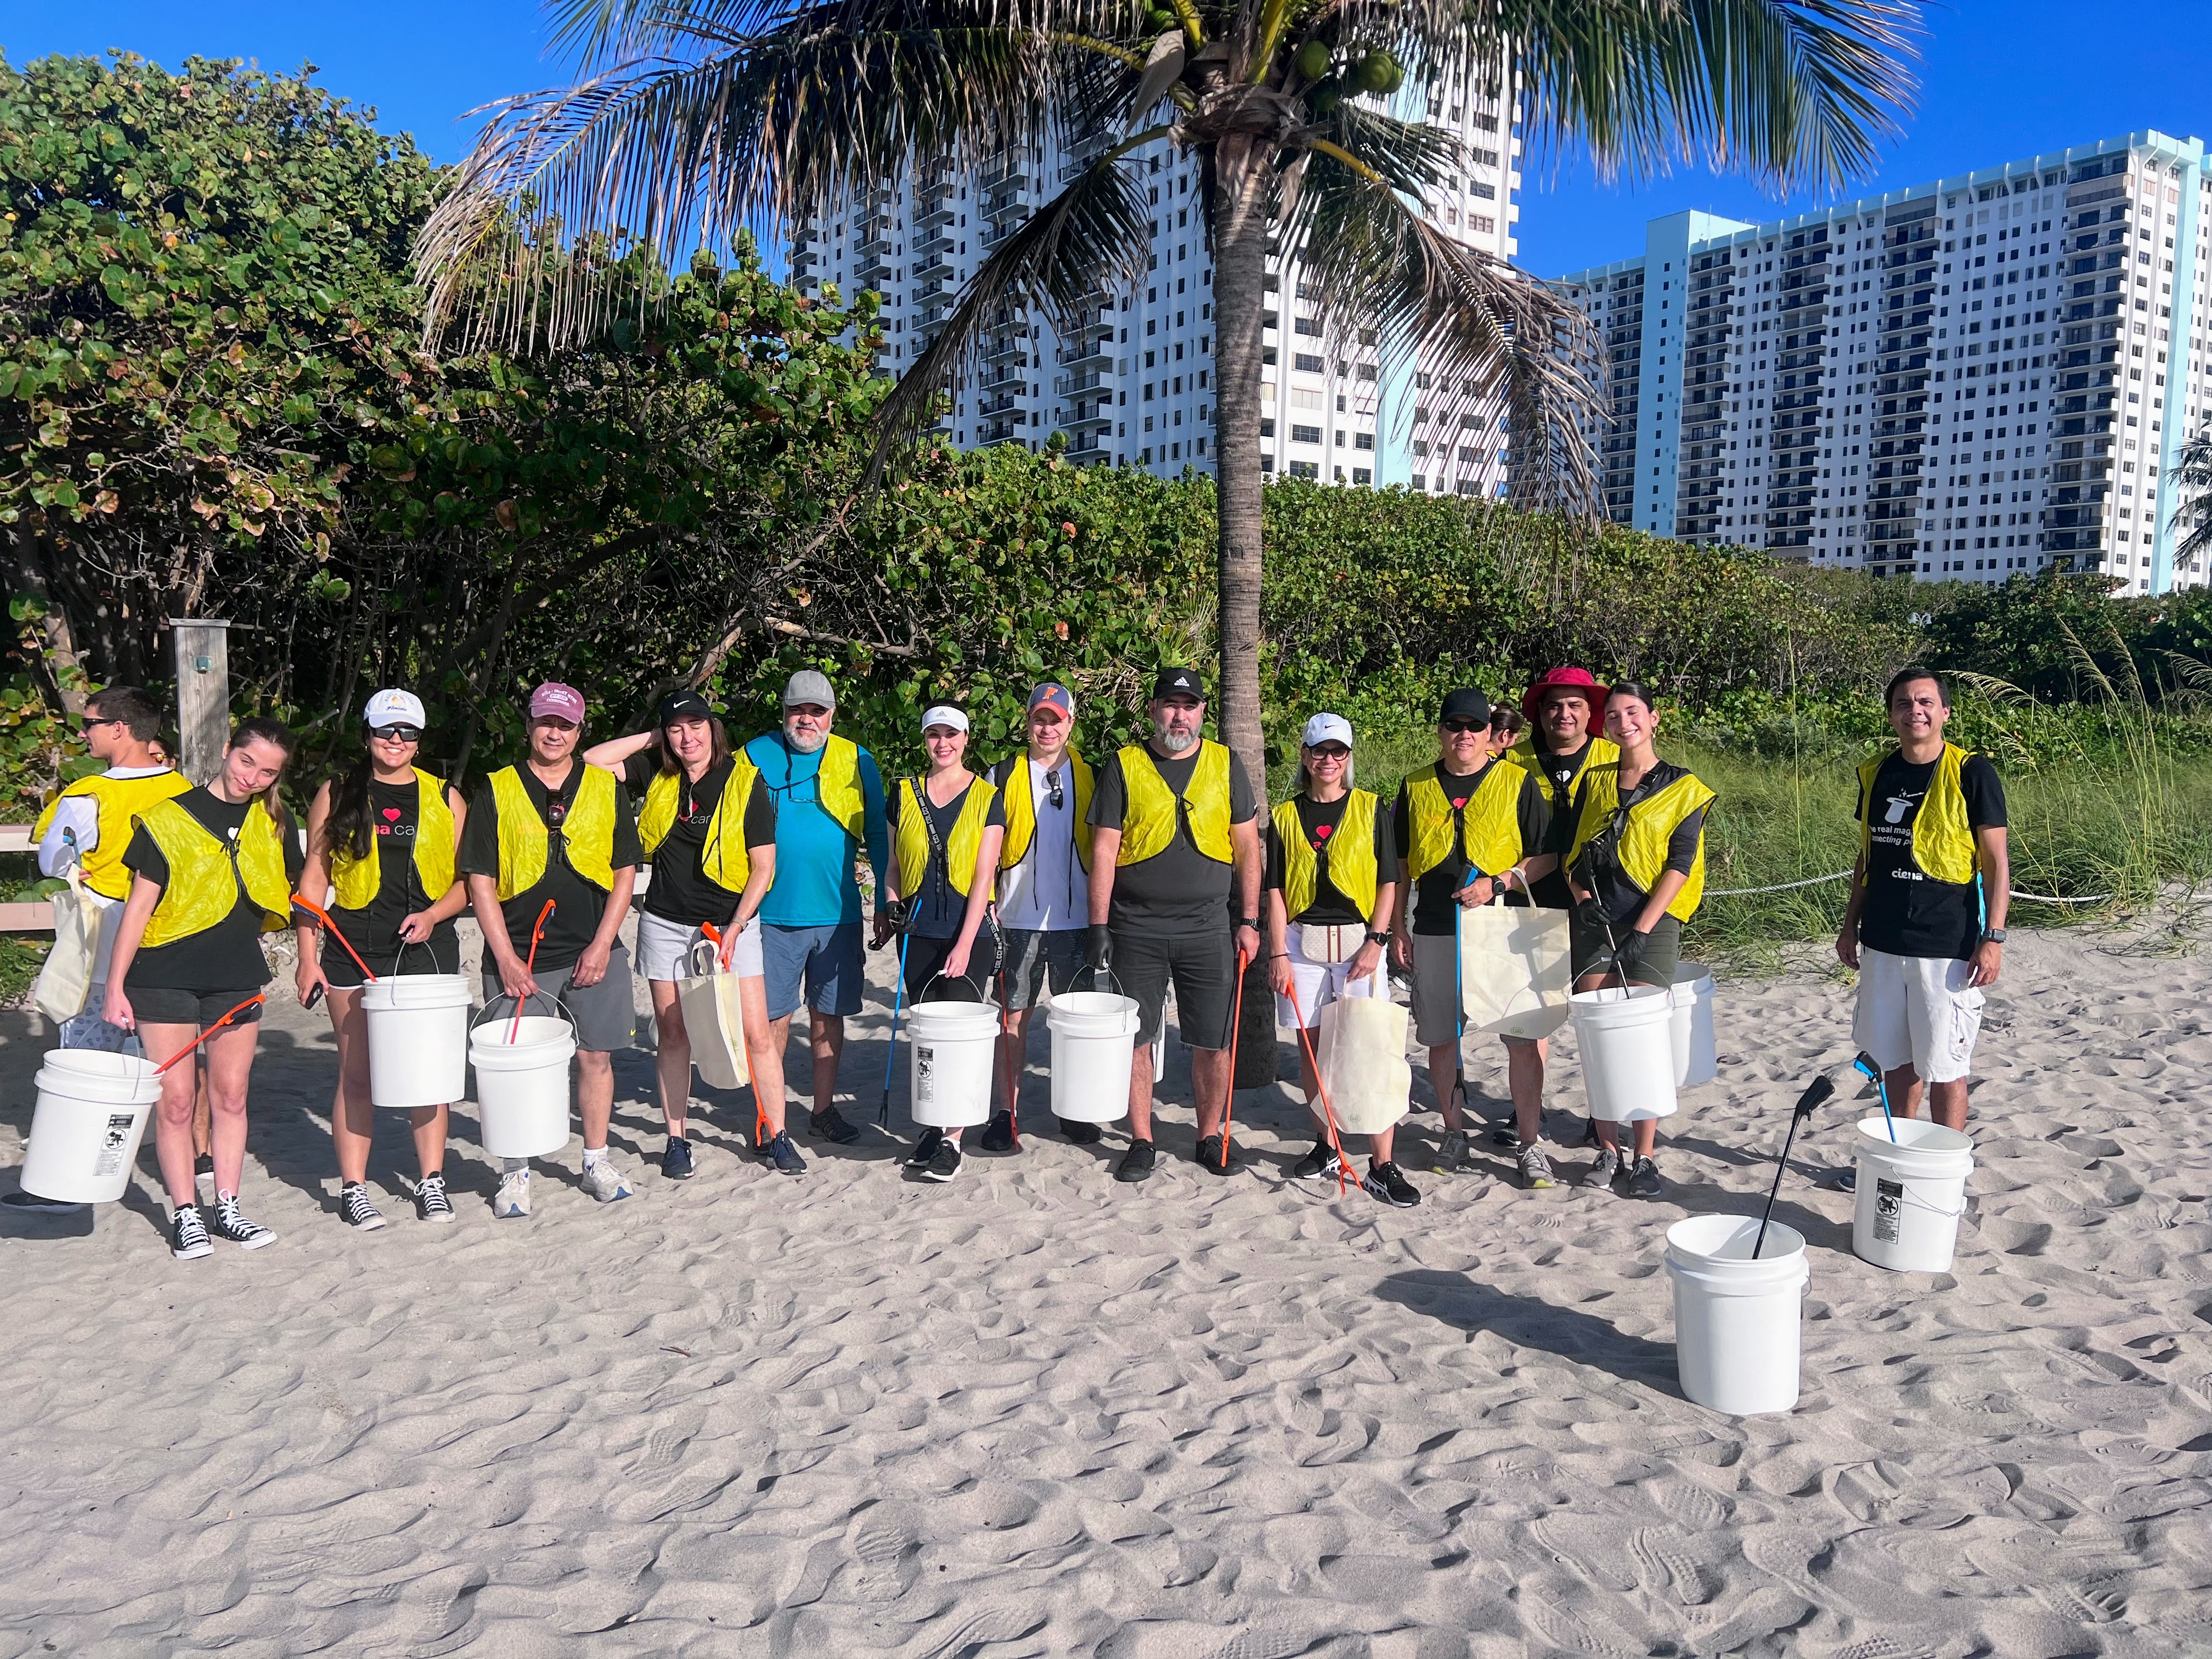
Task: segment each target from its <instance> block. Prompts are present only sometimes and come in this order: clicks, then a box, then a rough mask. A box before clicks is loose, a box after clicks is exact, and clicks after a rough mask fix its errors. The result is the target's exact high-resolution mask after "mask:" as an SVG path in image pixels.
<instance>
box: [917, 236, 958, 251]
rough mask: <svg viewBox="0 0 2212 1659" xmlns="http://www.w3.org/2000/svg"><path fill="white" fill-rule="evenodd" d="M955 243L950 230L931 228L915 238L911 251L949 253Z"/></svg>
mask: <svg viewBox="0 0 2212 1659" xmlns="http://www.w3.org/2000/svg"><path fill="white" fill-rule="evenodd" d="M955 245H956V244H955V242H954V240H953V237H952V235H951V233H950V232H948V231H945V230H933V231H928V232H926V233H924V234H921V235H919V236H917V237H916V238H915V244H914V246H913V248H912V250H911V252H915V253H919V254H923V255H928V254H933V253H950V252H952V250H953V247H954V246H955Z"/></svg>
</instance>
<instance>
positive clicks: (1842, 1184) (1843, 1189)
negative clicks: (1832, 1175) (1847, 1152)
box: [1836, 1164, 1859, 1193]
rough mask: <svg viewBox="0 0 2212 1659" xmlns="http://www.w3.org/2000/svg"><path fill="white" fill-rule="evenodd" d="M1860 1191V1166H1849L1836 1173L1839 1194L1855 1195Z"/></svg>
mask: <svg viewBox="0 0 2212 1659" xmlns="http://www.w3.org/2000/svg"><path fill="white" fill-rule="evenodd" d="M1858 1189H1859V1166H1858V1165H1857V1164H1847V1165H1845V1166H1844V1168H1842V1169H1840V1170H1837V1171H1836V1190H1837V1191H1838V1192H1839V1193H1855V1192H1857V1191H1858Z"/></svg>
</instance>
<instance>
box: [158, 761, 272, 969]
mask: <svg viewBox="0 0 2212 1659" xmlns="http://www.w3.org/2000/svg"><path fill="white" fill-rule="evenodd" d="M177 805H179V806H181V807H183V808H184V809H185V811H187V812H189V813H191V815H192V817H194V818H195V819H196V820H197V822H198V823H199V825H200V827H201V828H202V829H205V830H206V831H207V832H208V833H209V834H210V835H211V836H215V838H216V840H218V841H220V842H223V843H225V844H226V845H228V846H233V847H234V846H236V844H237V842H238V835H239V831H240V830H241V829H244V828H245V827H246V814H247V813H248V812H249V811H252V807H253V803H252V801H244V802H240V803H239V804H238V805H232V804H231V803H230V802H229V801H227V800H218V799H216V797H215V796H214V795H212V794H210V793H208V791H206V790H205V789H189V790H186V791H185V793H183V794H181V795H179V796H178V797H177ZM283 842H284V877H285V879H286V880H287V881H288V882H293V883H296V882H297V881H298V880H299V878H300V871H301V867H302V866H304V865H305V864H306V862H307V860H306V857H305V855H304V854H301V851H300V847H299V842H298V838H297V837H296V836H292V835H290V834H286V835H285V836H283ZM123 863H124V866H125V868H126V869H128V870H130V871H131V873H132V874H133V875H139V876H143V877H145V878H146V879H147V880H149V881H150V882H152V883H154V884H155V885H156V886H158V887H161V888H164V889H166V888H167V886H168V884H169V860H167V859H166V858H164V857H163V856H162V854H161V848H159V847H158V846H156V845H155V842H154V838H153V836H149V835H148V834H147V833H146V831H145V830H144V829H137V830H135V831H133V832H132V835H131V845H130V847H129V848H126V849H125V852H124V854H123ZM232 885H233V886H234V888H235V890H236V892H237V896H236V898H235V900H234V902H233V903H232V904H231V907H230V913H229V914H228V915H226V916H224V917H223V919H222V921H219V922H217V923H216V925H215V926H214V927H209V928H206V929H204V930H203V931H201V932H199V933H192V934H190V935H188V936H186V937H185V938H184V939H178V940H176V941H175V942H174V943H173V944H169V945H155V946H154V947H153V948H151V949H150V950H149V949H147V948H144V947H143V946H142V947H141V948H140V950H139V951H138V954H137V956H135V957H132V958H131V971H130V973H129V974H127V975H125V977H124V981H123V987H124V989H125V991H126V992H127V991H129V990H131V989H132V988H133V987H144V988H145V989H147V990H149V991H198V992H203V993H205V992H210V991H230V990H236V991H239V992H240V993H244V992H249V991H252V990H253V989H254V988H255V987H258V986H262V985H266V984H267V983H268V982H269V979H270V974H269V959H268V957H264V956H263V955H262V954H261V907H260V906H259V905H258V904H256V903H255V902H253V901H252V899H250V898H248V897H246V884H245V882H244V881H243V880H242V879H240V878H237V877H235V876H234V877H233V878H232Z"/></svg>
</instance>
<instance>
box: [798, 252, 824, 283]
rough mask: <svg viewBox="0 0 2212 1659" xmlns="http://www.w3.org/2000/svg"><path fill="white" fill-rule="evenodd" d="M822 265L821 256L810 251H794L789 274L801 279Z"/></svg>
mask: <svg viewBox="0 0 2212 1659" xmlns="http://www.w3.org/2000/svg"><path fill="white" fill-rule="evenodd" d="M821 263H822V256H821V255H820V254H819V253H817V252H813V251H812V250H811V249H805V250H794V251H793V253H792V256H791V274H792V275H793V276H794V277H803V276H805V275H806V274H807V272H809V271H811V270H813V269H814V267H815V266H817V265H818V264H821Z"/></svg>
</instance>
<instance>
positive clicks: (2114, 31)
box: [0, 0, 2212, 276]
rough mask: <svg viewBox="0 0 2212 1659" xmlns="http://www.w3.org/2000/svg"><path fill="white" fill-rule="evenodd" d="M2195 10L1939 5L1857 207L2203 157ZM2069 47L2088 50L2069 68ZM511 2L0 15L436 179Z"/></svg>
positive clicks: (1652, 195)
mask: <svg viewBox="0 0 2212 1659" xmlns="http://www.w3.org/2000/svg"><path fill="white" fill-rule="evenodd" d="M2204 15H2205V13H2204V5H2203V0H2193V3H2191V0H2142V3H2140V4H2136V5H2133V6H2130V7H2129V8H2127V9H2126V12H2125V25H2126V27H2125V33H2124V35H2123V34H2122V33H2121V30H2120V28H2119V27H2118V18H2117V17H2116V16H2112V15H2107V14H2106V13H2105V11H2104V9H2102V8H2100V7H2098V6H2094V5H2092V6H2088V7H2086V8H2085V7H2084V6H2083V4H2082V3H2081V0H2067V3H2064V4H2060V3H2057V0H2008V3H1990V0H1958V3H1956V4H1954V5H1953V6H1949V7H1946V8H1943V9H1936V10H1931V11H1930V12H1929V14H1928V23H1929V33H1928V35H1927V37H1926V39H1925V40H1924V41H1923V52H1924V58H1923V64H1922V65H1921V72H1922V78H1923V83H1924V84H1923V93H1922V97H1921V102H1920V106H1919V110H1918V112H1917V113H1916V114H1915V115H1914V116H1913V117H1912V118H1911V120H1910V122H1909V125H1908V129H1907V131H1906V134H1905V137H1904V138H1903V139H1902V140H1901V141H1899V142H1898V143H1893V144H1892V145H1890V146H1888V147H1887V149H1885V151H1884V153H1883V155H1882V158H1881V167H1880V168H1879V170H1878V171H1877V172H1876V173H1874V174H1873V175H1871V176H1870V177H1869V179H1865V180H1863V181H1861V182H1860V183H1858V184H1857V185H1854V186H1853V187H1851V188H1850V191H1848V192H1847V193H1848V194H1850V195H1857V194H1862V193H1865V192H1868V191H1875V190H1880V189H1886V188H1893V187H1895V186H1897V185H1906V184H1911V183H1914V182H1916V181H1918V180H1921V179H1932V178H1938V177H1941V176H1942V175H1943V174H1945V173H1954V172H1958V171H1960V170H1962V169H1964V168H1966V167H1981V166H1985V165H1987V164H1989V163H1990V162H1994V161H2005V160H2008V159H2010V158H2012V157H2014V156H2016V155H2030V154H2033V153H2034V152H2035V151H2038V150H2041V149H2057V148H2060V147H2062V146H2063V145H2066V144H2069V143H2085V142H2087V141H2090V140H2093V139H2098V138H2103V137H2110V136H2112V135H2113V134H2116V133H2121V132H2126V131H2132V130H2134V129H2136V128H2140V127H2156V128H2159V129H2160V130H2161V131H2166V132H2168V133H2172V134H2173V135H2174V136H2176V137H2191V136H2192V135H2201V136H2204V137H2208V138H2212V98H2208V96H2207V95H2206V92H2205V88H2208V87H2212V31H2207V30H2206V29H2204V28H2203V27H2202V25H2203V17H2204ZM2085 36H2088V37H2102V40H2103V41H2104V43H2105V49H2104V50H2103V51H2102V52H2099V53H2096V54H2085V53H2082V52H2079V51H2078V50H2077V49H2076V48H2077V45H2078V43H2079V42H2081V40H2083V39H2084V38H2085ZM543 40H544V33H543V25H542V22H541V21H540V15H539V12H538V8H537V6H536V5H535V4H534V3H530V0H447V3H431V0H376V3H374V4H368V3H363V0H289V3H272V0H185V3H178V0H167V3H163V4H159V5H155V4H149V3H142V0H0V51H4V52H5V53H6V55H7V57H8V58H9V61H10V62H14V63H19V64H20V63H21V62H23V61H25V60H26V59H27V58H33V57H38V56H41V55H43V54H45V53H46V52H100V51H103V50H105V49H106V48H107V47H110V46H122V47H126V48H128V49H129V50H131V51H133V52H138V53H140V54H141V55H143V56H145V57H149V58H154V59H155V60H156V61H158V62H161V63H164V64H175V63H177V62H179V61H180V60H181V59H182V58H185V56H186V55H187V54H188V53H193V52H197V53H200V54H202V55H204V56H209V57H240V58H256V59H258V61H259V62H260V63H261V64H262V65H263V66H264V67H265V68H269V69H283V70H289V69H293V68H295V67H297V65H298V64H300V63H301V61H303V60H308V61H312V62H313V63H315V64H318V65H319V66H320V68H321V70H322V76H321V78H322V80H323V82H324V83H325V85H327V86H328V87H330V88H331V90H332V91H334V92H336V93H338V94H341V95H343V96H344V97H347V98H350V99H352V100H354V101H356V102H357V103H362V104H369V105H374V106H375V107H376V109H377V111H378V112H379V118H380V123H381V125H384V126H385V127H386V129H404V130H405V131H411V132H413V133H414V134H415V137H416V141H417V142H418V143H420V144H421V145H422V147H423V148H424V149H426V150H428V152H429V153H430V154H431V155H434V156H436V157H437V158H438V159H440V160H441V161H454V160H458V159H459V156H460V155H461V153H462V152H463V151H464V150H465V149H466V148H467V143H468V138H469V135H470V133H471V131H473V124H471V123H468V122H465V121H464V120H461V119H460V117H461V116H462V114H463V112H465V111H466V110H468V109H470V108H471V107H473V106H477V105H479V104H483V103H485V102H488V101H489V100H492V99H495V98H499V97H501V96H504V95H507V94H512V93H516V92H521V91H526V90H529V89H532V88H538V87H543V86H548V85H553V84H556V83H558V82H560V81H561V80H562V78H563V76H562V67H561V65H560V64H557V63H553V62H549V61H547V60H546V59H545V58H544V57H543V55H542V52H541V47H542V43H543ZM1815 204H1816V203H1815V201H1814V198H1812V197H1799V198H1797V199H1796V200H1793V201H1791V202H1789V203H1787V204H1784V203H1780V202H1778V201H1777V200H1776V199H1775V198H1774V197H1771V196H1766V195H1763V194H1762V193H1761V192H1760V191H1758V190H1757V189H1755V188H1753V186H1752V185H1750V184H1748V183H1747V182H1746V181H1744V180H1742V179H1732V178H1725V177H1721V178H1717V177H1714V176H1712V175H1711V174H1708V173H1705V172H1704V171H1702V170H1701V169H1692V168H1684V169H1678V170H1677V171H1676V172H1675V173H1674V174H1672V175H1671V176H1668V177H1664V178H1659V179H1646V180H1643V181H1641V182H1639V183H1637V184H1635V185H1626V186H1624V185H1607V186H1601V185H1598V184H1596V183H1595V181H1594V180H1593V179H1592V178H1591V176H1590V172H1589V167H1588V166H1587V165H1586V164H1583V163H1579V162H1576V161H1572V160H1569V161H1565V162H1564V163H1562V164H1560V165H1559V166H1558V167H1549V166H1547V165H1543V164H1541V163H1532V165H1530V166H1529V167H1528V169H1527V173H1526V184H1525V185H1524V188H1523V190H1522V218H1521V233H1520V237H1521V261H1522V264H1524V265H1526V266H1527V267H1528V269H1529V270H1534V271H1537V272H1539V273H1541V274H1542V275H1544V276H1557V275H1559V274H1560V273H1562V272H1565V271H1568V270H1578V269H1580V268H1582V267H1583V266H1585V265H1591V264H1601V263H1603V262H1604V261H1606V260H1608V259H1616V258H1622V257H1624V256H1626V255H1627V254H1630V253H1633V252H1637V251H1638V249H1640V248H1641V246H1642V245H1643V223H1644V220H1645V219H1646V218H1649V217H1651V216H1656V215H1659V214H1664V213H1673V212H1675V211H1677V210H1680V209H1683V208H1703V209H1705V210H1709V211H1711V212H1716V213H1723V214H1727V215H1729V216H1732V217H1737V218H1749V219H1763V218H1769V217H1771V216H1774V215H1776V214H1777V213H1779V212H1781V211H1784V210H1785V209H1787V210H1802V209H1805V208H1809V207H1812V206H1814V205H1815Z"/></svg>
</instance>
